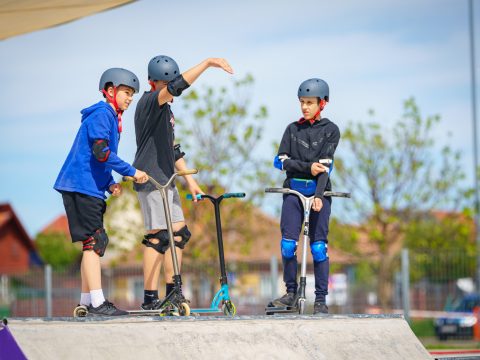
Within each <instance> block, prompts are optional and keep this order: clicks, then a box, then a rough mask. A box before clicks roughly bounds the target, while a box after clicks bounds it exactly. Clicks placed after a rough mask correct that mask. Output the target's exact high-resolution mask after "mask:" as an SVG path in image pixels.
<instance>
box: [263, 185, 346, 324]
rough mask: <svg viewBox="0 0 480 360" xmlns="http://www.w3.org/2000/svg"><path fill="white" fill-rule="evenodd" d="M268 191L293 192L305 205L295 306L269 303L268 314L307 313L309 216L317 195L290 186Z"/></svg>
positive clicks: (327, 192)
mask: <svg viewBox="0 0 480 360" xmlns="http://www.w3.org/2000/svg"><path fill="white" fill-rule="evenodd" d="M265 192H267V193H279V194H284V195H286V194H293V195H296V196H298V198H299V199H300V201H301V202H302V205H303V211H304V215H303V248H302V260H301V271H300V284H299V286H298V291H297V297H296V299H295V304H294V305H293V306H274V305H273V303H271V302H270V303H269V304H268V305H267V307H265V314H266V315H273V314H285V313H299V314H300V315H302V314H304V313H305V301H306V296H305V288H306V286H307V247H308V244H309V243H310V235H309V218H310V208H311V207H312V203H313V199H314V197H315V196H305V195H303V194H302V193H300V192H298V191H296V190H292V189H289V188H267V189H265ZM323 196H336V197H344V198H350V197H351V194H350V193H347V192H336V191H325V192H324V193H323Z"/></svg>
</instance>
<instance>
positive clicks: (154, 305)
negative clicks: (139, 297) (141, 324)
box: [140, 299, 162, 310]
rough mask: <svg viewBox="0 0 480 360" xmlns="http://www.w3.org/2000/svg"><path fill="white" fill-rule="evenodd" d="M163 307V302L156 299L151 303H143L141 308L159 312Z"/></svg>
mask: <svg viewBox="0 0 480 360" xmlns="http://www.w3.org/2000/svg"><path fill="white" fill-rule="evenodd" d="M161 305H162V300H160V299H155V300H153V301H152V302H150V303H143V304H142V305H141V306H140V307H141V308H142V310H159V309H160V306H161Z"/></svg>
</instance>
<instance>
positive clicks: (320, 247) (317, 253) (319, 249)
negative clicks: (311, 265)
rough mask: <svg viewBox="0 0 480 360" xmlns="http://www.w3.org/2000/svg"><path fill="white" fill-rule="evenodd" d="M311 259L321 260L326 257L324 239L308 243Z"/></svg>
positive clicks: (326, 251) (326, 250) (326, 248)
mask: <svg viewBox="0 0 480 360" xmlns="http://www.w3.org/2000/svg"><path fill="white" fill-rule="evenodd" d="M310 250H311V251H312V255H313V261H316V262H322V261H325V260H327V259H328V245H327V243H326V242H325V241H323V240H320V241H315V242H312V243H310Z"/></svg>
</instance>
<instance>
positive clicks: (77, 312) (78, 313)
mask: <svg viewBox="0 0 480 360" xmlns="http://www.w3.org/2000/svg"><path fill="white" fill-rule="evenodd" d="M87 314H88V309H87V307H86V306H85V305H79V306H77V307H76V308H75V309H73V317H85V316H87Z"/></svg>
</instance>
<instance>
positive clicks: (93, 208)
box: [62, 191, 107, 242]
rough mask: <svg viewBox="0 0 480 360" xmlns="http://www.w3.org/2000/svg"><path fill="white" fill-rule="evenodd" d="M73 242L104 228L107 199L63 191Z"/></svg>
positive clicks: (86, 237)
mask: <svg viewBox="0 0 480 360" xmlns="http://www.w3.org/2000/svg"><path fill="white" fill-rule="evenodd" d="M62 198H63V205H64V206H65V211H66V213H67V218H68V227H69V229H70V235H71V237H72V242H75V241H83V240H86V239H88V238H89V237H90V236H92V235H93V234H94V233H95V231H97V230H98V229H102V228H103V214H105V210H106V209H107V204H106V202H105V200H103V199H99V198H97V197H94V196H90V195H85V194H81V193H78V192H69V191H62Z"/></svg>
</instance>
